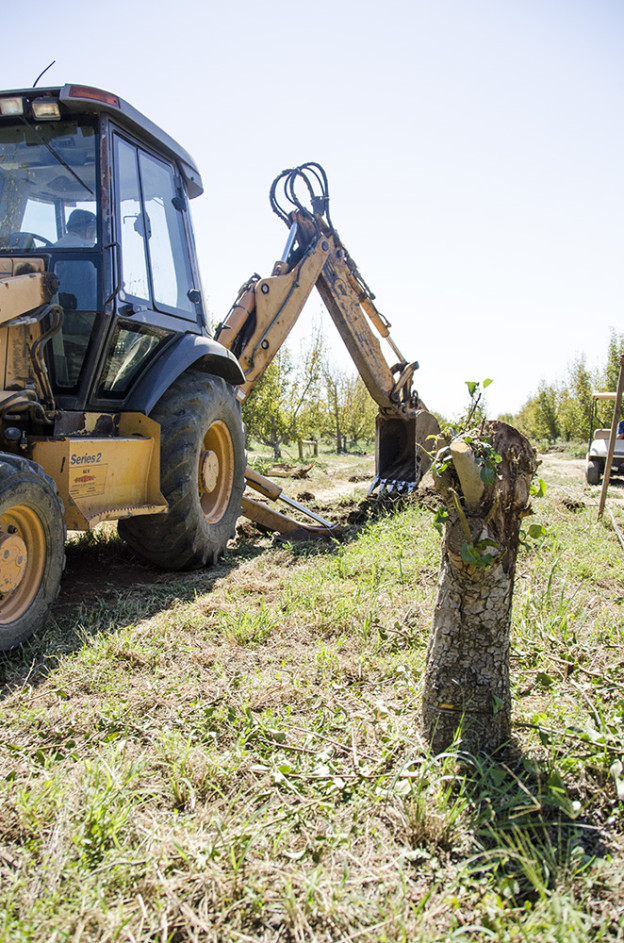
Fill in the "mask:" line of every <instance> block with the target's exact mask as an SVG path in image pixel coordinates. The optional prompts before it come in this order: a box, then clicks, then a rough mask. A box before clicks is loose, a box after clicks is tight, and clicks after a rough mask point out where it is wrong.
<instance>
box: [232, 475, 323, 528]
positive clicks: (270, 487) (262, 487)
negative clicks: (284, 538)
mask: <svg viewBox="0 0 624 943" xmlns="http://www.w3.org/2000/svg"><path fill="white" fill-rule="evenodd" d="M245 481H246V482H247V485H248V486H249V487H250V488H253V489H254V491H257V492H258V493H259V494H261V495H262V496H263V497H265V498H268V499H269V500H270V501H283V502H284V504H287V505H288V506H289V507H291V508H294V509H295V510H297V511H299V513H300V514H304V515H305V516H306V517H309V518H310V519H311V520H313V521H315V522H316V526H313V525H310V524H305V523H301V522H300V521H296V520H295V519H294V518H292V517H288V516H287V515H286V514H280V513H279V512H278V511H274V510H272V509H271V508H268V507H267V506H266V505H264V504H260V503H259V502H258V501H253V500H252V499H251V498H246V497H243V507H242V510H243V514H244V516H245V517H248V518H249V519H250V520H252V521H254V522H255V523H257V524H261V525H262V526H263V527H266V528H268V529H269V530H276V531H278V532H279V533H283V534H293V533H295V532H296V531H305V533H306V534H307V535H310V536H327V535H329V534H331V533H335V532H336V530H337V527H338V525H337V524H331V523H330V522H329V521H326V520H325V519H324V518H322V517H321V516H320V515H319V514H315V513H314V511H310V509H309V508H306V507H304V505H303V504H300V503H299V501H295V500H294V498H289V497H288V495H285V494H284V492H283V490H282V488H280V486H279V485H277V484H276V483H275V482H274V481H271V480H270V479H269V478H265V477H264V475H261V474H260V473H259V472H257V471H255V470H254V469H253V468H249V467H247V468H246V469H245Z"/></svg>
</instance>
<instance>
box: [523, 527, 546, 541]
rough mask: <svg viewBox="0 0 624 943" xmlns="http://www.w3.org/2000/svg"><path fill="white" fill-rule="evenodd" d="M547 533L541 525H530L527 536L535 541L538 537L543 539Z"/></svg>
mask: <svg viewBox="0 0 624 943" xmlns="http://www.w3.org/2000/svg"><path fill="white" fill-rule="evenodd" d="M546 533H547V531H546V528H545V527H544V525H543V524H531V526H530V527H529V529H528V531H527V534H528V535H529V537H531V539H532V540H537V538H538V537H544V536H545V535H546Z"/></svg>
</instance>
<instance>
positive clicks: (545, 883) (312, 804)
mask: <svg viewBox="0 0 624 943" xmlns="http://www.w3.org/2000/svg"><path fill="white" fill-rule="evenodd" d="M545 477H546V478H547V479H548V475H547V474H546V475H545ZM595 498H596V494H595V489H593V490H592V489H588V488H587V487H586V486H584V485H583V482H582V479H580V480H579V482H578V483H573V484H570V483H569V481H568V487H567V490H566V491H565V493H563V492H562V491H561V489H560V488H558V487H551V488H550V489H549V491H548V492H547V495H546V497H545V498H543V499H541V501H540V502H539V504H538V506H537V507H536V512H537V516H536V518H535V519H536V520H540V521H542V522H543V523H544V524H546V525H547V533H546V535H545V536H544V537H541V538H540V539H539V540H538V541H537V542H534V543H533V544H532V546H530V547H527V548H525V549H524V550H523V551H522V553H521V556H520V558H519V561H518V573H517V580H516V591H515V607H514V615H513V628H512V645H513V648H512V680H513V689H514V704H513V709H514V715H513V721H514V723H513V729H514V738H513V742H512V743H510V744H509V745H508V746H507V747H506V748H505V749H503V750H501V752H500V754H499V755H497V756H495V757H491V758H488V757H485V756H469V755H465V754H462V753H460V752H458V750H450V751H449V752H448V753H447V754H445V755H443V756H438V757H434V756H431V755H430V754H429V753H428V751H427V749H426V747H425V745H424V743H423V742H422V740H421V738H420V734H419V696H420V685H421V676H422V670H423V665H424V659H425V653H426V646H427V641H428V635H429V627H430V623H431V618H432V611H433V605H434V601H435V594H436V589H437V569H438V563H439V536H438V534H437V532H436V531H435V529H434V528H433V526H432V520H431V513H430V511H428V510H427V509H426V508H424V507H420V506H419V505H418V503H417V502H416V501H413V502H411V503H408V504H406V505H403V506H402V507H398V508H396V509H394V510H385V511H383V512H380V514H379V515H378V516H376V517H374V516H373V517H372V518H371V519H369V522H368V523H366V524H363V525H362V526H361V527H360V529H359V530H357V529H356V528H354V527H352V528H351V529H350V531H349V533H348V537H349V539H348V540H346V541H344V542H342V543H339V542H335V543H334V544H331V545H329V546H327V545H320V546H316V545H315V546H310V545H305V546H304V547H303V548H302V547H301V546H298V545H292V546H288V545H286V546H278V545H274V544H272V543H271V541H270V540H266V539H265V540H264V542H261V543H260V544H256V545H255V549H254V548H252V549H251V550H250V548H249V545H244V544H242V545H241V546H240V547H239V548H236V547H235V548H233V549H232V550H231V551H230V553H229V555H228V558H227V560H226V561H225V562H224V563H222V564H220V565H219V566H218V567H217V568H215V569H214V570H212V571H206V572H205V573H195V574H188V575H186V576H179V575H177V576H176V575H173V576H167V577H166V578H165V577H163V576H162V575H158V574H155V573H153V572H149V571H147V570H146V569H145V568H141V567H140V566H139V565H138V564H133V563H132V562H131V561H130V562H129V563H127V565H126V569H128V568H129V574H130V577H129V578H128V579H126V581H125V583H124V585H123V586H119V585H107V583H106V581H105V582H102V583H101V584H100V589H99V590H98V591H97V592H96V593H95V595H91V596H87V598H84V599H82V600H74V602H73V603H72V605H70V606H69V607H68V606H67V605H64V604H63V599H62V597H61V601H60V605H59V607H58V609H57V613H56V617H55V618H54V619H53V620H52V622H51V623H50V625H49V627H48V629H47V630H46V632H45V633H44V634H42V635H41V636H40V637H39V638H38V639H36V640H34V641H32V642H31V643H30V644H29V645H27V646H25V647H24V648H23V649H22V650H20V651H18V652H16V653H13V654H11V655H7V656H3V657H2V659H1V660H0V673H1V674H0V677H1V679H2V684H3V688H2V690H3V700H4V703H3V711H2V717H1V719H0V725H1V727H0V806H1V811H0V939H2V940H6V941H13V940H15V941H20V943H21V941H24V943H26V941H29V943H30V941H33V943H34V941H37V943H38V941H42V940H46V941H48V940H49V941H54V943H64V941H67V943H69V941H72V943H78V941H104V940H106V941H108V940H119V941H129V943H130V941H131V943H139V941H141V943H147V941H163V943H165V941H171V943H174V941H175V943H181V941H187V940H188V941H248V940H260V941H266V943H269V941H275V943H277V941H282V943H283V941H296V943H304V941H310V943H320V941H333V940H336V941H339V940H340V941H345V940H357V941H360V943H379V941H399V940H400V941H408V940H409V941H423V943H434V941H442V940H444V941H446V940H456V941H470V940H475V941H476V940H496V941H503V943H505V941H509V943H516V941H525V940H540V941H566V943H575V941H585V940H614V941H615V940H622V939H623V938H624V930H623V909H622V896H621V887H622V882H623V878H624V873H623V871H624V868H623V857H622V851H623V841H624V828H623V811H622V810H623V802H624V767H623V763H624V756H623V754H624V690H623V686H622V668H623V666H624V658H623V655H622V641H623V635H624V617H623V616H624V614H623V612H622V601H623V599H624V595H623V593H622V583H621V572H622V550H621V547H620V545H619V543H618V541H617V539H616V538H615V535H614V534H613V532H612V530H611V529H610V527H609V525H608V523H598V522H597V520H596V508H595V506H594V505H595ZM572 499H573V500H572ZM119 552H120V547H119V544H118V543H117V541H116V539H115V538H114V535H109V536H108V538H106V537H102V538H99V539H98V540H96V541H83V542H82V544H79V545H78V546H76V547H74V548H73V549H72V551H71V553H72V555H73V556H80V555H87V557H88V555H89V554H91V555H96V556H91V557H88V559H90V560H91V561H93V560H96V559H97V561H98V567H100V568H101V570H102V572H104V573H107V574H109V575H110V573H111V572H114V569H111V568H114V560H115V559H116V555H117V554H118V553H119ZM133 567H134V569H133ZM71 579H72V576H71V572H70V573H69V574H68V576H67V578H66V584H68V585H71ZM113 583H114V581H113Z"/></svg>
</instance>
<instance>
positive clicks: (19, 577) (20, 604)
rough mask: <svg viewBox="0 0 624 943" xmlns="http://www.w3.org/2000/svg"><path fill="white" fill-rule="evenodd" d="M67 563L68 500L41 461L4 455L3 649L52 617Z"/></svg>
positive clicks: (0, 532) (0, 509) (0, 466)
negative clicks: (63, 499) (64, 500)
mask: <svg viewBox="0 0 624 943" xmlns="http://www.w3.org/2000/svg"><path fill="white" fill-rule="evenodd" d="M64 566H65V524H64V521H63V505H62V503H61V500H60V498H59V496H58V493H57V490H56V485H55V484H54V481H53V480H52V479H51V478H50V477H49V475H46V473H45V472H44V471H43V469H42V468H41V466H39V465H37V464H36V463H35V462H31V461H29V460H28V459H26V458H22V457H20V456H17V455H8V454H5V453H3V454H2V455H0V650H2V651H7V650H8V649H11V648H15V647H16V646H17V645H20V644H21V643H22V642H25V641H26V640H27V639H29V638H30V636H31V635H34V633H35V632H37V631H38V630H39V629H40V628H42V626H43V625H45V623H46V622H47V619H48V616H49V614H50V608H51V606H52V603H53V602H54V600H55V599H56V597H57V595H58V591H59V587H60V582H61V575H62V573H63V568H64Z"/></svg>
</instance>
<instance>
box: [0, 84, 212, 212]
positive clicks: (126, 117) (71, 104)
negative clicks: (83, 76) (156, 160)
mask: <svg viewBox="0 0 624 943" xmlns="http://www.w3.org/2000/svg"><path fill="white" fill-rule="evenodd" d="M18 97H21V98H23V99H26V100H27V101H29V102H32V101H33V100H36V99H42V98H53V99H58V101H59V104H60V110H61V116H62V115H63V114H67V113H68V112H69V113H70V114H82V115H89V114H107V115H110V117H111V118H114V119H115V121H116V122H117V123H118V124H119V125H121V126H122V127H123V128H126V129H127V130H128V131H131V132H133V133H134V134H136V135H138V136H139V137H142V138H143V139H145V140H147V141H148V142H149V143H151V144H152V145H154V146H155V147H156V148H157V149H158V150H161V151H164V152H166V153H167V154H168V155H169V156H170V157H173V158H174V159H175V160H176V161H177V162H178V164H179V165H180V168H181V170H182V174H183V176H184V180H185V182H186V186H187V190H188V195H189V197H190V198H193V197H196V196H199V195H200V194H201V193H203V191H204V188H203V184H202V180H201V174H200V172H199V169H198V167H197V164H196V163H195V161H194V160H193V158H192V157H191V155H190V154H189V153H188V151H186V150H185V149H184V148H183V147H182V146H181V145H180V144H178V142H177V141H176V140H175V139H174V138H172V137H171V136H170V135H169V134H167V132H166V131H163V130H162V128H159V127H158V125H157V124H154V122H153V121H150V119H149V118H146V117H145V115H143V114H141V112H140V111H137V109H136V108H133V107H132V105H130V104H128V102H126V101H124V100H123V98H120V97H119V96H118V95H115V94H113V93H111V92H106V91H104V90H103V89H99V88H93V87H91V86H87V85H75V84H67V85H63V86H60V87H59V86H56V87H54V88H26V89H13V90H11V91H2V92H0V99H3V98H18Z"/></svg>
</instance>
